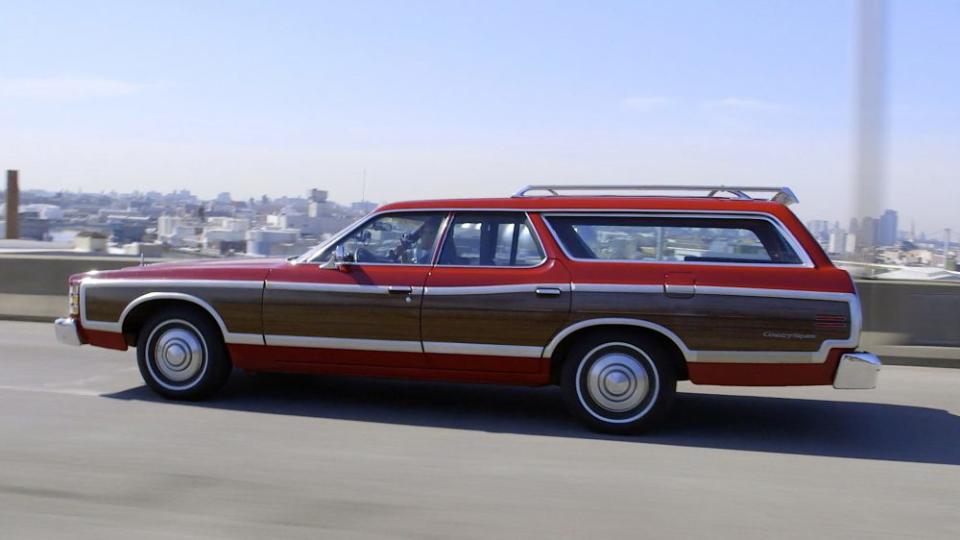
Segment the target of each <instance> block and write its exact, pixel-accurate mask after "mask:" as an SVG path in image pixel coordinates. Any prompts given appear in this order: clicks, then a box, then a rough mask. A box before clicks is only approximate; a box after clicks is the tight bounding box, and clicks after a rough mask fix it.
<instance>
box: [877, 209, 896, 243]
mask: <svg viewBox="0 0 960 540" xmlns="http://www.w3.org/2000/svg"><path fill="white" fill-rule="evenodd" d="M896 243H897V212H896V211H895V210H886V211H885V212H884V213H883V215H882V216H880V222H879V224H878V225H877V245H878V246H892V245H894V244H896Z"/></svg>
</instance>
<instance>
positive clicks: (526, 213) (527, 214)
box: [433, 210, 549, 269]
mask: <svg viewBox="0 0 960 540" xmlns="http://www.w3.org/2000/svg"><path fill="white" fill-rule="evenodd" d="M509 212H523V215H524V220H526V223H527V228H528V229H530V232H531V233H532V236H533V238H534V241H535V242H536V243H537V247H539V248H540V253H542V254H543V256H542V257H541V258H540V261H539V262H538V263H537V264H533V265H523V266H520V265H513V266H511V265H507V266H497V265H490V264H480V265H473V264H440V255H441V254H442V253H443V246H444V245H445V244H446V243H447V234H448V230H444V232H443V237H442V238H441V239H440V247H439V248H437V254H436V258H435V259H434V263H433V265H434V266H442V267H444V268H511V269H516V268H521V269H522V268H539V267H541V266H543V265H544V264H546V263H547V260H548V259H549V257H547V250H546V248H545V247H544V246H543V240H541V238H540V231H538V230H537V226H536V225H534V224H533V220H532V219H530V212H529V211H527V210H451V211H450V217H449V222H448V223H447V228H448V229H449V228H452V227H453V222H454V221H456V219H457V214H472V213H478V214H504V213H509Z"/></svg>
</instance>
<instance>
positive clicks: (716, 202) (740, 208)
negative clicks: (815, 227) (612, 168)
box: [379, 195, 789, 215]
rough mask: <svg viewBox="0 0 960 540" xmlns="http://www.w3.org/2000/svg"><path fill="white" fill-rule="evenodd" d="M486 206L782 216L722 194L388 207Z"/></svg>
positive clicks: (777, 207) (773, 208)
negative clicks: (749, 213) (697, 211)
mask: <svg viewBox="0 0 960 540" xmlns="http://www.w3.org/2000/svg"><path fill="white" fill-rule="evenodd" d="M417 209H425V210H426V209H444V210H446V209H484V210H498V209H504V210H532V211H539V210H709V211H715V212H716V211H730V212H761V213H767V214H775V215H780V214H781V212H784V211H787V212H789V210H786V207H785V206H784V205H782V204H780V203H776V202H770V201H765V200H756V199H752V200H749V199H748V200H744V199H728V198H719V197H650V196H647V197H632V196H626V197H625V196H621V195H617V196H573V195H569V196H568V195H564V196H549V197H497V198H484V199H431V200H420V201H404V202H396V203H390V204H386V205H384V206H381V207H380V208H379V210H380V211H385V210H417Z"/></svg>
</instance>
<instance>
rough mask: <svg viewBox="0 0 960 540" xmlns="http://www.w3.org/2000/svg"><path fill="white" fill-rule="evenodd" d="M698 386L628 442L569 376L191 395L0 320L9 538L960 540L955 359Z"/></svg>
mask: <svg viewBox="0 0 960 540" xmlns="http://www.w3.org/2000/svg"><path fill="white" fill-rule="evenodd" d="M682 391H683V393H682V394H681V395H680V397H679V400H678V403H677V408H676V410H675V414H674V416H673V418H672V420H671V421H670V422H669V423H668V425H666V426H664V427H663V428H662V429H661V430H659V431H658V432H656V433H653V434H650V435H646V436H643V437H622V438H618V437H603V436H598V435H594V434H591V433H588V432H586V431H584V430H583V429H582V428H581V427H580V426H579V425H577V424H576V423H574V422H573V421H572V420H570V419H569V418H568V417H567V415H566V413H565V411H564V409H563V406H562V403H561V400H560V396H559V394H558V393H557V391H556V390H555V389H522V388H505V387H492V386H461V385H451V384H435V383H415V382H397V381H380V380H360V379H343V378H334V377H302V376H284V375H261V376H245V375H243V374H236V373H235V374H234V377H233V378H232V379H231V382H230V383H229V384H228V386H227V387H226V388H225V390H224V392H223V393H222V394H221V395H220V396H219V397H218V398H217V399H215V400H213V401H210V402H207V403H201V404H178V403H171V402H165V401H162V400H159V399H158V398H156V397H155V396H154V395H153V394H151V393H150V392H149V391H148V390H147V389H146V388H145V387H144V386H143V385H142V382H141V380H140V376H139V374H138V373H137V370H136V367H135V365H134V358H133V352H132V351H130V352H126V353H118V352H111V351H106V350H101V349H93V348H90V347H82V348H71V347H68V346H64V345H60V344H58V343H56V342H55V340H54V338H53V330H52V328H51V327H50V326H49V325H47V324H37V323H17V322H0V537H2V538H67V537H69V538H121V537H122V538H169V537H176V538H193V537H216V538H318V537H330V538H394V537H406V538H437V539H441V538H443V539H447V538H526V537H542V538H591V539H597V538H665V537H671V538H685V537H710V538H717V537H730V538H733V537H735V538H764V539H768V538H811V537H815V538H902V537H914V538H936V537H942V538H956V537H957V534H958V531H960V512H958V503H960V416H958V415H960V370H951V369H937V368H917V367H891V368H886V369H885V371H884V372H883V373H882V374H881V387H880V388H879V389H878V390H874V391H837V390H833V389H832V388H791V389H784V388H778V389H721V388H717V387H694V386H691V385H689V384H685V385H684V386H683V387H682Z"/></svg>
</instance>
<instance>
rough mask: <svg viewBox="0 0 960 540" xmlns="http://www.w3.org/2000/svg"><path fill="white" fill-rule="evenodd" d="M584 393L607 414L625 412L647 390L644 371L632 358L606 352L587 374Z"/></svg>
mask: <svg viewBox="0 0 960 540" xmlns="http://www.w3.org/2000/svg"><path fill="white" fill-rule="evenodd" d="M586 383H587V384H586V386H587V392H588V393H589V394H590V398H591V399H592V400H593V401H594V403H596V404H597V405H599V406H601V407H603V408H604V409H606V410H608V411H610V412H616V413H620V412H627V411H630V410H632V409H633V408H635V407H636V406H637V405H639V404H640V403H641V402H642V401H643V399H644V398H645V397H647V392H649V390H650V380H649V377H648V375H647V370H645V369H644V368H643V365H642V364H641V363H640V361H638V360H637V359H636V358H634V357H633V356H631V355H629V354H626V353H623V352H609V353H606V354H603V355H601V356H600V358H598V359H597V360H596V361H595V362H594V363H593V364H592V365H591V366H590V370H589V371H588V372H587V380H586Z"/></svg>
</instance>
